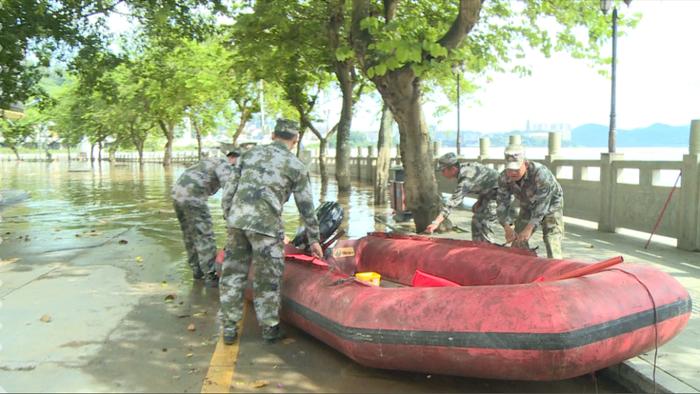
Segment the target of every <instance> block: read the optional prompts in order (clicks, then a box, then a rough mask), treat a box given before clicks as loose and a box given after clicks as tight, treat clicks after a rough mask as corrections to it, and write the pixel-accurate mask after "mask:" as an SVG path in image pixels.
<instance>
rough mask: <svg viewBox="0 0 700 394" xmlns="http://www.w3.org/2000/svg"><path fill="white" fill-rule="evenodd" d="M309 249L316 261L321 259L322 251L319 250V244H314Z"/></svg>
mask: <svg viewBox="0 0 700 394" xmlns="http://www.w3.org/2000/svg"><path fill="white" fill-rule="evenodd" d="M309 248H310V249H311V255H312V256H314V257H316V258H317V259H322V258H323V249H321V244H319V243H318V242H314V243H312V244H311V246H310V247H309Z"/></svg>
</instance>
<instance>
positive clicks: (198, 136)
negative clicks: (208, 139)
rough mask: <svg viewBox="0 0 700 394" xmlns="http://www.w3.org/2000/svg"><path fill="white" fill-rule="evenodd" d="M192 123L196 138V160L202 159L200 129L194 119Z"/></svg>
mask: <svg viewBox="0 0 700 394" xmlns="http://www.w3.org/2000/svg"><path fill="white" fill-rule="evenodd" d="M192 125H193V126H194V135H195V137H196V138H197V160H202V129H201V127H199V124H197V121H196V120H194V119H193V120H192Z"/></svg>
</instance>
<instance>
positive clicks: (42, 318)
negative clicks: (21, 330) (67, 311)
mask: <svg viewBox="0 0 700 394" xmlns="http://www.w3.org/2000/svg"><path fill="white" fill-rule="evenodd" d="M39 320H41V321H43V322H44V323H49V322H51V320H52V319H51V316H49V315H44V316H42V317H41V318H40V319H39Z"/></svg>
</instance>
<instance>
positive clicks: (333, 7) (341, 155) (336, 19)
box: [328, 0, 355, 191]
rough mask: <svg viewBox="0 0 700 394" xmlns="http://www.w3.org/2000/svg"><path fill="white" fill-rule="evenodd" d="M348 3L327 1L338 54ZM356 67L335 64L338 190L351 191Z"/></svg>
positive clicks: (330, 34)
mask: <svg viewBox="0 0 700 394" xmlns="http://www.w3.org/2000/svg"><path fill="white" fill-rule="evenodd" d="M345 8H346V1H345V0H336V1H330V2H328V42H329V45H330V49H331V50H332V51H333V52H335V51H336V50H337V49H338V48H339V47H340V46H341V45H345V44H346V43H345V42H341V40H343V36H342V35H341V34H340V31H341V29H342V28H343V27H344V25H345ZM353 67H354V65H351V64H350V62H349V61H348V60H345V61H335V75H336V78H337V79H338V84H339V85H340V91H341V93H342V95H343V104H342V105H343V106H342V108H341V111H340V121H339V122H338V135H337V136H336V140H335V141H336V143H335V179H336V181H337V182H338V191H348V190H350V146H349V142H350V128H351V126H352V106H353V99H354V97H353V88H354V84H355V81H354V78H353Z"/></svg>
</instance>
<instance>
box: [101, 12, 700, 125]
mask: <svg viewBox="0 0 700 394" xmlns="http://www.w3.org/2000/svg"><path fill="white" fill-rule="evenodd" d="M572 1H596V2H597V1H598V0H572ZM621 9H622V12H623V13H627V12H632V13H639V14H641V20H640V22H639V24H638V25H637V27H636V28H634V29H631V30H628V31H626V33H625V35H621V36H619V37H618V63H617V110H616V113H617V117H616V120H617V128H618V129H632V128H641V127H647V126H650V125H652V124H654V123H665V124H668V125H672V126H682V125H689V124H690V121H691V120H692V119H700V0H633V1H632V3H631V4H630V6H629V7H627V6H625V5H624V4H622V6H621ZM610 14H611V13H608V17H610ZM110 28H111V29H112V30H113V32H121V31H124V30H127V29H129V26H128V23H127V22H126V20H125V19H124V18H120V17H114V18H113V19H112V20H111V21H110ZM611 28H612V27H611ZM602 50H603V53H604V54H607V55H606V56H610V55H609V54H611V53H612V43H611V42H608V44H607V45H606V46H604V47H603V49H602ZM525 61H526V62H527V63H528V64H529V66H530V68H531V70H532V75H531V76H528V77H519V76H517V75H514V74H493V75H492V77H493V78H492V79H493V80H492V82H490V83H488V84H486V85H484V86H482V88H481V89H480V90H479V91H477V92H476V93H475V95H474V97H473V98H472V99H464V98H463V100H462V105H461V124H460V128H461V130H470V131H478V132H482V133H490V132H508V131H513V130H525V129H526V127H527V124H528V121H529V122H530V124H531V125H543V127H544V128H546V127H547V125H562V124H563V125H568V127H570V128H575V127H578V126H581V125H583V124H587V123H596V124H602V125H607V124H608V123H609V119H610V88H611V81H610V79H609V77H604V76H602V75H600V74H598V72H597V71H596V69H595V68H593V66H591V65H590V64H589V63H588V62H586V61H585V60H577V59H573V58H571V57H570V56H569V55H568V54H553V55H552V57H550V58H545V57H544V56H542V55H541V54H539V53H537V52H535V51H533V52H532V53H531V54H530V55H529V56H528V57H526V59H525ZM438 104H442V105H445V104H449V103H447V102H446V101H444V102H441V103H438ZM320 106H321V107H322V108H320V110H319V111H318V112H317V113H319V116H320V117H321V118H326V119H325V121H323V119H322V121H321V124H320V125H318V126H320V129H321V130H322V131H323V130H325V128H324V126H326V128H327V127H331V126H332V125H333V124H334V122H337V119H338V118H339V116H340V115H339V111H340V106H341V105H340V99H339V97H338V93H337V92H335V93H332V94H329V95H328V97H325V98H322V99H321V100H320ZM436 106H437V105H436V104H435V103H426V104H425V105H424V107H423V112H424V114H425V117H426V121H427V122H428V124H429V125H430V126H431V127H434V128H436V129H438V130H455V129H456V123H457V113H456V110H455V111H453V112H451V113H447V114H444V115H442V116H441V117H439V118H436V117H433V116H432V115H431V114H432V113H433V112H434V111H435V108H436ZM450 106H454V105H453V104H451V105H450ZM380 110H381V108H378V104H377V103H376V101H375V100H372V99H370V98H365V99H363V100H362V101H361V102H360V103H359V105H358V106H357V107H356V112H355V116H354V117H353V129H354V130H362V131H368V130H377V129H378V128H379V113H380Z"/></svg>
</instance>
